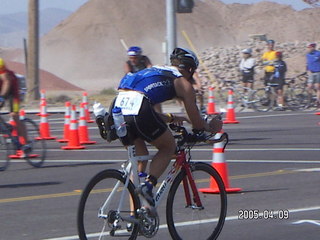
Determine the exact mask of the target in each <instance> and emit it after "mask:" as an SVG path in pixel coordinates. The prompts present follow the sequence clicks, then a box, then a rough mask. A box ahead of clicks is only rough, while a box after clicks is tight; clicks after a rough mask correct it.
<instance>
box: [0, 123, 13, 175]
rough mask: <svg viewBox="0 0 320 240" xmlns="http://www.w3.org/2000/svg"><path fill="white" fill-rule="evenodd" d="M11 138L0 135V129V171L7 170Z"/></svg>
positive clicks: (0, 132)
mask: <svg viewBox="0 0 320 240" xmlns="http://www.w3.org/2000/svg"><path fill="white" fill-rule="evenodd" d="M10 146H11V138H10V137H9V135H7V134H5V133H2V129H1V127H0V171H4V170H6V169H7V167H8V165H9V160H10V159H9V155H10Z"/></svg>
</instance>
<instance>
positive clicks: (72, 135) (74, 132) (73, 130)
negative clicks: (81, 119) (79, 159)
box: [61, 105, 85, 150]
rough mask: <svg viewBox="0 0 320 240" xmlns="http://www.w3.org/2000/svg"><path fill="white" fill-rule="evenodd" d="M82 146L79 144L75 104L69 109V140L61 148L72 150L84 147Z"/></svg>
mask: <svg viewBox="0 0 320 240" xmlns="http://www.w3.org/2000/svg"><path fill="white" fill-rule="evenodd" d="M84 148H85V147H84V146H80V141H79V131H78V121H77V117H76V106H75V105H73V106H72V109H71V120H70V128H69V142H68V145H67V146H62V147H61V149H64V150H73V149H84Z"/></svg>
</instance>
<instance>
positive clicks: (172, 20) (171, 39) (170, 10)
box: [166, 0, 177, 64]
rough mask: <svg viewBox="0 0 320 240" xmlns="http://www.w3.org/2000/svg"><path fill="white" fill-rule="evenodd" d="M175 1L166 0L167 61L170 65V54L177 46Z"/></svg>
mask: <svg viewBox="0 0 320 240" xmlns="http://www.w3.org/2000/svg"><path fill="white" fill-rule="evenodd" d="M175 3H176V0H166V15H167V59H166V64H169V63H170V54H171V53H172V51H173V49H175V48H176V46H177V22H176V4H175Z"/></svg>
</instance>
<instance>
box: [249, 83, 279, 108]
mask: <svg viewBox="0 0 320 240" xmlns="http://www.w3.org/2000/svg"><path fill="white" fill-rule="evenodd" d="M271 95H272V94H271V92H270V91H267V90H266V89H265V88H260V89H257V90H255V91H254V92H253V94H252V96H251V97H252V98H251V103H252V106H253V108H254V110H256V111H258V112H267V111H269V110H270V109H271V108H272V107H273V105H274V99H272V97H271Z"/></svg>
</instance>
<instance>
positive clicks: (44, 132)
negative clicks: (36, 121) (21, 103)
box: [37, 101, 56, 140]
mask: <svg viewBox="0 0 320 240" xmlns="http://www.w3.org/2000/svg"><path fill="white" fill-rule="evenodd" d="M40 109H41V112H40V137H38V138H37V139H44V140H53V139H56V137H52V136H51V134H50V125H49V122H48V118H47V117H48V114H47V103H46V101H42V103H41V108H40Z"/></svg>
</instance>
